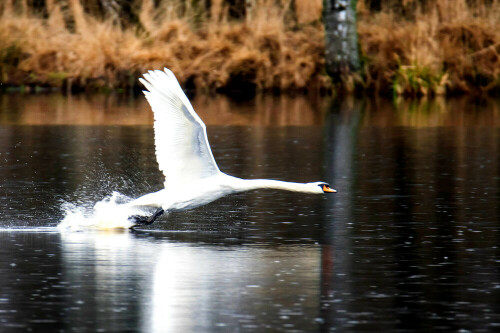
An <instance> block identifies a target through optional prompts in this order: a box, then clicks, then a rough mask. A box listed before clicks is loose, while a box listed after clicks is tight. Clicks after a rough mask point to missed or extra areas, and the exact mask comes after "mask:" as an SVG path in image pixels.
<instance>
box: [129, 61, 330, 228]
mask: <svg viewBox="0 0 500 333" xmlns="http://www.w3.org/2000/svg"><path fill="white" fill-rule="evenodd" d="M139 80H140V82H141V83H142V84H143V85H144V86H145V87H146V89H147V91H144V94H145V96H146V99H147V100H148V102H149V104H150V105H151V109H152V110H153V113H154V119H155V122H154V132H155V147H156V159H157V161H158V165H159V168H160V170H161V171H162V172H163V174H164V175H165V189H163V190H160V191H158V192H154V193H149V194H146V195H144V196H142V197H139V198H137V199H135V200H133V201H131V202H129V203H128V204H127V205H129V206H151V207H156V208H157V211H156V212H155V213H154V214H153V215H152V216H150V217H142V216H134V218H135V222H136V223H138V224H151V223H153V222H154V221H155V219H156V218H157V217H158V216H160V215H161V214H163V212H165V211H166V212H169V211H175V210H184V209H190V208H195V207H198V206H201V205H204V204H207V203H209V202H212V201H214V200H216V199H218V198H220V197H222V196H225V195H228V194H231V193H237V192H242V191H249V190H254V189H260V188H273V189H281V190H288V191H296V192H304V193H330V192H336V191H335V190H333V189H331V188H330V186H329V185H328V184H327V183H325V182H313V183H292V182H284V181H278V180H269V179H241V178H236V177H233V176H229V175H227V174H225V173H223V172H221V171H220V170H219V168H218V166H217V164H216V163H215V159H214V157H213V155H212V151H211V149H210V145H209V143H208V138H207V130H206V126H205V124H204V123H203V121H202V120H201V119H200V117H199V116H198V115H197V114H196V112H195V111H194V109H193V107H192V106H191V103H190V102H189V100H188V98H187V97H186V95H185V94H184V92H183V90H182V88H181V86H180V85H179V82H178V81H177V79H176V77H175V75H174V73H172V71H170V70H169V69H167V68H165V69H164V70H163V71H160V70H155V71H149V72H148V73H146V74H144V79H142V78H141V79H139Z"/></svg>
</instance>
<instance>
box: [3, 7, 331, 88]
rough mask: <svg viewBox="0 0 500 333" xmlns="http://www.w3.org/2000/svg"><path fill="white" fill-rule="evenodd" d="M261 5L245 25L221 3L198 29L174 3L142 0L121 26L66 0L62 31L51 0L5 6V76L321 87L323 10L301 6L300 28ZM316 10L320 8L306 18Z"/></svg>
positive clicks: (102, 84) (68, 82)
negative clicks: (43, 13)
mask: <svg viewBox="0 0 500 333" xmlns="http://www.w3.org/2000/svg"><path fill="white" fill-rule="evenodd" d="M260 3H262V6H259V7H257V8H255V9H252V10H251V13H250V14H251V15H248V17H247V19H246V21H242V22H236V21H230V20H229V19H228V17H227V15H225V9H224V8H223V6H222V2H221V1H220V0H219V1H213V6H212V13H211V18H209V19H205V20H204V21H203V22H202V24H201V25H200V24H195V23H193V21H194V19H193V17H194V16H193V13H192V12H190V11H189V10H188V11H186V12H185V13H184V14H183V15H182V16H180V15H179V14H178V11H177V10H176V3H175V2H172V1H169V2H167V1H163V2H161V4H160V6H159V7H153V5H152V1H150V0H144V1H142V2H141V3H140V7H139V8H138V9H137V10H138V12H139V15H138V17H139V21H140V22H139V24H137V26H132V27H128V28H123V27H121V26H120V25H118V24H115V23H113V22H112V21H111V20H99V19H97V18H95V17H93V16H90V15H88V14H86V13H85V12H84V10H83V7H82V4H81V3H80V2H79V1H77V0H72V1H70V4H71V8H70V9H71V17H73V18H74V27H75V28H74V30H75V31H70V30H69V29H67V28H66V26H65V21H64V16H65V14H64V13H63V12H62V9H61V8H60V7H59V6H58V5H57V4H55V2H54V3H52V6H51V8H50V11H49V16H48V18H41V17H40V16H38V15H36V14H33V13H29V10H24V11H23V10H21V12H20V13H17V14H15V15H13V14H12V12H13V9H7V8H5V7H4V8H3V13H2V16H1V18H0V61H1V63H2V65H1V74H2V81H3V82H6V83H8V84H11V85H21V84H27V85H42V86H43V85H49V86H53V85H56V86H61V87H63V88H64V89H68V90H75V89H80V88H85V89H91V90H100V89H105V88H106V89H117V88H122V89H127V88H131V87H134V86H135V85H136V84H137V83H136V78H137V77H138V76H139V75H140V74H141V73H143V72H144V71H146V70H149V69H159V68H162V67H164V66H166V67H169V68H171V69H172V70H173V71H174V72H175V73H176V74H177V76H178V78H179V80H180V81H181V82H182V83H183V84H185V85H188V86H190V87H191V88H196V89H199V90H203V91H210V92H213V91H220V90H225V89H228V87H231V89H232V90H248V89H250V90H280V91H281V90H308V89H310V88H311V87H313V88H316V87H325V86H326V84H327V80H326V81H325V78H324V77H322V76H321V75H320V72H321V71H322V67H323V33H322V27H321V25H320V24H319V23H318V22H317V21H316V22H313V21H314V20H311V16H312V17H315V18H317V17H318V15H319V12H320V11H321V6H319V7H317V8H315V7H314V6H311V5H310V4H307V2H304V4H303V6H304V10H302V15H301V17H299V23H300V24H301V25H302V26H301V28H300V29H299V30H296V31H291V29H289V28H288V27H286V26H285V19H284V17H285V16H286V8H285V7H277V6H275V5H274V1H272V0H262V1H260ZM305 4H307V5H305ZM314 11H317V12H318V13H316V14H315V15H312V13H313V12H314ZM66 15H67V14H66ZM309 20H311V21H309ZM195 26H196V27H195ZM138 27H140V29H139V28H138ZM10 50H14V51H10ZM4 54H5V55H4ZM4 59H5V61H4ZM32 73H35V74H36V75H35V76H32V75H30V74H32ZM323 81H325V82H323Z"/></svg>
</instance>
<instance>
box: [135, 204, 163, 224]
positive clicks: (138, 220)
mask: <svg viewBox="0 0 500 333" xmlns="http://www.w3.org/2000/svg"><path fill="white" fill-rule="evenodd" d="M164 212H165V211H164V210H163V209H162V208H158V209H157V210H156V212H154V214H153V215H151V216H150V217H147V216H141V215H133V216H131V217H130V218H131V219H133V220H134V222H135V224H134V225H133V226H131V227H130V229H134V228H135V227H138V226H141V225H150V224H153V222H154V221H156V219H157V218H158V217H159V216H161V215H162V214H163V213H164Z"/></svg>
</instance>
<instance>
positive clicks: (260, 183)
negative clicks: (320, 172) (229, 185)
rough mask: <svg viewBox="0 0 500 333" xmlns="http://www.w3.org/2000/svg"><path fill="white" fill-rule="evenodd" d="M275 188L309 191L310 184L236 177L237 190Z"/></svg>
mask: <svg viewBox="0 0 500 333" xmlns="http://www.w3.org/2000/svg"><path fill="white" fill-rule="evenodd" d="M266 188H267V189H276V190H285V191H293V192H311V186H310V185H308V184H305V183H293V182H284V181H281V180H271V179H238V182H237V188H236V190H237V191H238V192H242V191H251V190H258V189H266Z"/></svg>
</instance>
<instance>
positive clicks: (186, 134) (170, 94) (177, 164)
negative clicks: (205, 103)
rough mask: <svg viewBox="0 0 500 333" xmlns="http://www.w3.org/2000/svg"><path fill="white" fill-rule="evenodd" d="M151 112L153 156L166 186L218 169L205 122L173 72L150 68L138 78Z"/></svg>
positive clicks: (209, 174)
mask: <svg viewBox="0 0 500 333" xmlns="http://www.w3.org/2000/svg"><path fill="white" fill-rule="evenodd" d="M139 80H140V81H141V83H142V84H144V86H145V87H146V88H147V89H148V90H149V91H144V94H145V95H146V98H147V100H148V102H149V104H150V105H151V109H153V113H154V119H155V123H154V131H155V146H156V159H157V161H158V165H159V167H160V170H161V171H163V174H164V175H165V186H167V185H168V186H178V185H182V184H186V183H190V182H192V181H196V180H198V179H201V178H205V177H209V176H213V175H216V174H218V173H219V168H218V167H217V164H216V163H215V160H214V157H213V155H212V151H211V150H210V145H209V144H208V139H207V130H206V126H205V124H204V123H203V121H202V120H201V119H200V117H199V116H198V115H197V114H196V112H195V111H194V109H193V107H192V106H191V103H190V102H189V100H188V98H187V97H186V95H185V94H184V92H183V91H182V88H181V86H180V85H179V82H177V79H176V78H175V76H174V73H172V71H170V70H169V69H167V68H165V69H164V71H159V70H156V71H149V72H148V73H146V74H144V79H139Z"/></svg>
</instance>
